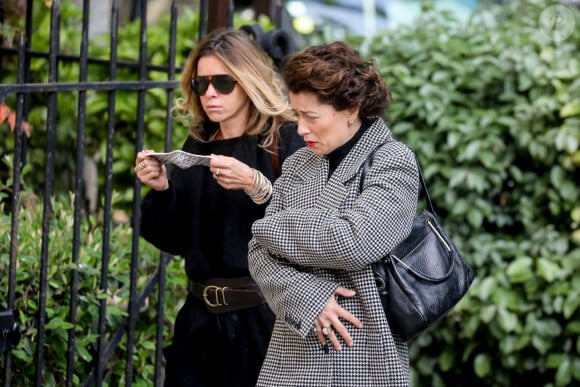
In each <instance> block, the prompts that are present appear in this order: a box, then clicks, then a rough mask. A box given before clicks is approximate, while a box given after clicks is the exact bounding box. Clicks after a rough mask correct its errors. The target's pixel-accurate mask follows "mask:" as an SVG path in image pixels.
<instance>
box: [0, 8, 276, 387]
mask: <svg viewBox="0 0 580 387" xmlns="http://www.w3.org/2000/svg"><path fill="white" fill-rule="evenodd" d="M8 1H9V2H10V1H12V0H8ZM120 3H121V2H120V1H119V0H111V9H110V33H109V39H108V40H109V45H110V48H109V52H110V56H109V58H108V59H102V58H94V57H91V56H90V55H89V49H88V48H89V40H90V39H91V38H90V37H89V27H90V24H89V21H90V20H91V15H90V12H89V10H90V0H84V1H82V23H81V26H80V31H81V34H82V35H81V37H80V55H70V54H66V53H63V52H61V49H60V42H61V37H60V35H59V34H60V32H61V28H62V27H61V16H62V15H61V12H62V2H61V1H57V0H54V1H52V3H51V5H50V11H49V12H50V33H49V47H48V50H47V51H41V50H35V49H33V39H34V38H35V36H34V34H33V33H32V31H33V29H32V25H33V10H34V9H33V7H38V6H39V5H40V6H42V4H41V2H38V1H34V0H27V1H19V0H15V1H14V3H13V4H14V6H16V5H18V4H19V5H21V6H24V5H25V15H23V16H24V17H25V23H24V25H25V27H24V30H23V31H21V33H20V34H17V36H16V38H15V39H14V41H15V43H16V45H15V46H14V47H9V46H6V45H3V46H0V107H1V108H2V111H3V113H2V114H4V116H3V117H4V118H2V121H5V125H6V123H8V121H9V119H8V120H5V119H6V118H8V117H11V118H12V120H13V121H12V122H11V123H10V126H11V127H12V128H13V132H12V133H11V132H10V131H9V130H8V129H5V128H2V127H1V126H0V136H1V138H2V141H0V142H4V143H5V144H8V143H9V142H13V146H11V147H10V149H13V152H12V155H11V156H12V160H13V164H12V165H11V166H10V167H11V170H9V171H6V170H4V172H3V174H2V175H0V178H2V181H3V183H5V184H9V188H10V196H9V197H10V200H9V201H10V203H7V206H6V208H5V212H6V213H7V215H8V216H9V217H10V219H11V220H10V229H9V230H1V232H5V233H9V241H10V245H9V246H0V248H1V249H2V251H0V253H1V255H2V256H6V257H8V259H9V264H8V268H9V269H8V272H7V273H1V275H2V276H7V277H8V288H7V289H0V290H1V291H2V292H4V293H3V295H4V294H5V296H3V297H4V298H0V359H1V360H2V365H0V377H1V378H2V379H3V382H4V385H5V386H10V385H12V384H13V383H15V384H16V385H19V384H18V383H19V382H20V383H21V381H18V380H14V379H13V375H16V374H17V373H16V371H17V370H16V369H14V358H13V355H12V350H13V349H14V348H15V347H17V346H18V344H19V343H18V342H19V337H20V329H21V327H20V326H19V321H18V320H19V319H18V313H17V311H15V310H14V309H15V305H16V301H17V300H16V298H17V293H16V287H17V278H18V274H19V272H18V270H19V259H20V257H19V247H21V246H20V245H19V244H20V239H19V235H20V233H21V232H22V230H21V225H20V221H19V219H20V211H21V208H22V194H23V186H22V185H23V181H22V176H23V170H24V168H25V167H26V165H27V154H28V149H29V144H28V136H27V134H26V131H27V121H28V114H29V108H30V106H31V103H32V102H31V101H32V100H33V99H36V100H38V99H39V98H44V99H45V104H46V117H45V118H46V127H45V128H43V130H36V132H35V135H36V136H38V135H43V136H45V139H44V140H45V144H46V145H45V152H44V173H43V174H44V180H43V183H42V193H41V194H40V195H39V196H42V200H40V202H41V203H42V206H43V207H42V223H41V224H40V225H38V227H39V228H41V232H40V238H39V240H38V243H39V244H40V249H39V251H40V256H39V257H38V262H37V263H38V265H37V267H38V270H39V272H40V273H39V276H38V278H39V283H38V284H37V286H38V288H39V293H38V294H39V296H38V299H37V300H36V301H35V302H36V303H37V304H38V311H39V313H38V314H37V315H36V316H29V317H30V318H34V320H35V323H34V327H35V330H36V333H35V334H36V337H35V341H34V343H35V348H32V349H29V350H31V351H33V352H34V359H35V360H34V362H35V378H34V379H35V381H34V384H35V385H36V386H41V385H47V384H49V383H47V381H46V380H45V375H43V368H44V364H45V362H46V360H47V358H48V356H54V355H55V354H54V353H52V352H51V351H50V348H47V346H46V345H45V337H46V329H47V324H48V323H49V321H47V317H46V316H47V313H46V308H47V297H49V294H50V292H49V291H48V290H49V285H50V284H49V283H48V274H47V272H48V268H49V266H50V260H51V243H52V242H54V241H51V239H50V235H51V234H50V233H51V229H50V227H51V219H52V218H53V217H54V215H55V214H54V211H53V208H52V205H51V199H52V198H53V195H54V193H55V192H54V191H55V181H57V180H59V171H60V170H59V166H58V164H57V163H56V154H57V152H58V151H59V149H57V147H56V144H57V138H58V136H59V134H60V132H59V128H58V127H59V119H60V117H59V116H58V111H59V97H60V96H61V94H62V93H65V92H67V93H74V94H75V96H76V97H75V98H76V103H77V105H76V117H75V121H76V128H75V129H76V130H75V133H76V149H74V168H73V170H74V177H73V179H72V180H73V181H72V187H71V191H73V192H74V196H73V197H74V201H73V203H72V206H73V213H74V217H73V222H72V233H73V243H72V246H70V264H71V265H70V266H71V267H72V268H73V269H72V270H71V271H70V273H71V274H70V276H71V278H70V289H67V291H68V292H70V294H69V297H68V298H69V300H70V304H69V306H68V308H69V312H68V316H67V318H66V322H67V323H68V324H70V328H69V329H68V330H67V335H68V336H67V338H66V340H67V344H66V348H67V350H66V354H62V353H61V354H57V355H58V356H60V357H61V359H63V361H64V359H65V358H66V372H65V375H66V376H65V377H64V378H63V379H64V380H56V381H53V382H54V383H56V384H57V385H67V386H72V385H99V386H100V385H102V384H103V383H105V384H109V383H113V384H123V385H127V386H129V385H132V383H133V380H134V375H133V372H134V369H135V367H134V364H133V359H134V338H135V334H136V332H135V324H136V321H137V319H138V318H139V310H140V309H141V307H142V306H143V304H144V303H145V300H146V299H147V298H148V297H149V296H150V295H152V294H154V292H155V291H157V295H156V297H157V298H158V302H157V305H158V310H157V327H156V342H155V351H156V352H155V380H154V381H153V382H152V384H155V385H160V384H162V379H163V376H162V359H163V357H162V347H163V341H164V337H163V323H164V308H163V305H164V304H165V298H166V297H167V293H166V267H167V265H168V263H169V262H170V261H171V260H172V257H171V256H169V255H168V254H165V253H162V252H161V259H160V262H159V265H158V267H157V270H156V271H155V273H154V274H153V275H152V276H151V278H149V279H148V281H147V283H146V285H145V286H144V287H142V289H143V290H142V291H141V292H139V293H138V291H137V289H138V287H137V271H138V259H139V257H138V244H139V231H140V230H139V223H140V222H139V208H140V204H141V185H140V183H139V181H138V180H137V179H134V184H133V187H132V191H133V200H132V210H131V211H130V212H131V215H130V217H131V221H130V223H131V225H132V228H133V233H132V238H131V258H130V259H131V263H130V271H129V272H128V273H127V274H126V275H127V276H128V279H127V281H128V282H129V284H130V291H129V296H128V300H129V301H128V307H127V315H126V316H125V317H124V322H123V324H121V328H119V329H117V330H116V331H113V332H110V331H107V329H108V325H107V323H106V313H107V308H108V306H107V300H106V298H104V297H103V298H101V299H100V300H99V305H98V309H99V312H98V324H97V326H98V332H96V335H95V337H96V341H95V343H94V348H95V353H94V356H92V359H91V360H90V361H89V362H88V363H87V364H79V356H75V345H76V340H77V337H76V332H78V331H79V329H82V327H80V328H79V327H78V326H77V324H78V323H77V316H78V313H79V310H78V300H79V297H81V296H82V294H79V284H78V282H79V272H78V270H76V269H74V267H76V266H77V265H78V264H79V260H80V259H81V254H82V253H81V240H82V239H83V235H82V233H83V231H82V230H83V229H82V222H83V217H85V216H86V204H85V203H84V200H85V199H84V196H85V194H84V190H85V188H86V187H85V184H86V182H85V177H84V176H83V171H85V170H86V167H87V166H86V165H85V163H86V158H85V154H86V149H85V148H86V143H87V132H86V125H87V116H88V113H87V110H88V105H89V104H90V101H89V100H88V93H92V92H99V93H105V94H106V95H107V101H108V102H107V107H106V112H107V114H106V117H107V118H106V122H105V123H104V125H103V126H104V128H105V129H106V130H103V131H102V132H101V135H102V136H103V138H101V139H100V140H101V141H103V142H104V143H105V144H106V146H105V152H104V153H105V154H104V159H103V160H102V163H101V165H102V170H100V171H99V174H101V176H104V183H103V185H104V188H103V189H102V193H101V195H100V197H99V198H98V202H99V203H100V206H101V207H102V208H100V211H101V214H102V221H101V222H99V227H101V233H102V247H101V252H100V255H101V265H100V267H101V272H100V275H99V278H98V281H99V288H100V291H101V292H103V293H106V292H108V291H111V287H112V286H114V284H110V283H108V279H107V278H108V277H109V276H108V274H109V266H110V259H111V256H110V255H111V254H110V245H111V233H112V230H111V227H112V226H111V224H112V223H113V222H112V217H113V197H112V195H113V191H114V189H115V182H114V180H113V175H114V173H113V172H114V171H113V165H114V160H115V158H116V152H117V151H118V149H117V148H116V143H115V138H116V129H117V125H118V123H117V122H116V115H115V109H116V103H117V94H118V93H120V92H131V93H133V95H134V98H135V100H136V103H135V106H136V110H135V112H134V114H135V122H136V127H135V128H134V131H135V144H134V146H135V148H134V149H135V152H137V151H139V150H141V149H142V148H143V145H144V134H145V132H146V122H145V119H144V117H145V110H146V101H145V95H146V93H147V92H148V91H150V90H155V89H158V90H161V91H162V92H164V93H166V100H167V103H166V106H164V110H165V120H164V121H165V123H164V126H165V128H164V131H165V149H170V148H171V144H172V133H173V118H172V115H171V108H172V101H173V100H174V97H175V96H174V92H175V89H176V88H178V81H177V80H176V75H177V74H178V72H179V71H180V69H179V66H180V65H181V63H175V58H176V41H177V39H178V34H177V26H178V8H179V7H180V6H183V1H182V2H181V3H178V2H177V1H176V0H173V1H171V2H170V3H171V4H170V7H169V13H170V23H169V26H170V27H169V33H168V42H167V50H168V55H167V58H169V59H168V62H167V63H166V64H163V65H158V64H157V65H156V64H153V63H151V61H150V60H149V58H150V57H151V53H150V52H149V51H148V41H147V28H148V26H147V22H146V20H147V11H148V8H147V1H146V0H135V1H133V2H131V4H132V5H133V9H132V13H133V16H134V17H137V18H138V19H139V20H140V31H139V34H140V37H141V38H140V43H139V47H138V52H139V54H138V60H137V61H126V60H120V59H119V57H118V52H117V47H118V45H119V41H118V39H119V25H120ZM196 3H198V4H199V9H198V12H199V15H207V19H206V18H205V17H200V18H199V25H198V26H197V27H198V28H199V30H198V31H195V28H194V27H192V28H191V30H190V31H191V34H190V35H189V36H188V37H187V39H192V38H191V37H192V36H198V37H202V36H204V35H205V33H206V31H208V30H211V29H212V28H215V27H218V26H220V25H228V26H232V25H233V24H232V21H233V13H234V2H233V1H231V0H229V1H227V0H225V1H224V0H213V1H207V0H206V1H199V2H196ZM256 3H257V4H256V6H257V8H260V10H258V12H262V13H264V12H266V13H268V14H269V16H271V17H272V16H274V18H273V20H274V21H275V22H277V21H278V20H277V19H276V18H277V17H279V15H280V8H281V5H280V3H281V2H280V1H277V2H271V1H257V2H256ZM11 4H12V3H11ZM7 7H8V6H5V8H4V9H3V10H2V11H3V12H2V13H0V19H4V17H5V16H7V15H6V14H5V11H6V9H7ZM0 21H2V20H0ZM196 32H197V33H196ZM4 38H5V39H6V34H5V36H4ZM9 58H12V59H14V58H17V66H16V67H15V69H16V70H15V71H16V74H14V71H12V70H10V69H8V68H5V67H3V64H5V63H6V61H5V60H7V59H9ZM35 58H43V59H44V60H45V62H46V64H47V66H48V68H47V80H46V82H32V80H31V79H30V74H31V68H32V66H33V61H34V59H35ZM65 63H75V64H76V65H78V69H79V74H78V82H62V81H61V79H60V78H59V69H60V68H61V66H62V65H63V64H65ZM90 66H100V67H101V68H105V69H107V71H108V79H103V80H98V81H93V80H89V79H90V77H89V71H90V68H91V67H90ZM120 69H132V71H134V72H135V73H136V74H137V80H133V81H126V80H118V73H119V71H120ZM152 70H155V71H156V72H158V73H162V74H165V75H166V79H165V80H152V79H151V77H149V75H148V74H149V72H150V71H152ZM157 78H159V77H157ZM7 80H8V81H7ZM7 100H10V101H11V106H9V105H7V104H5V102H6V101H7ZM0 125H2V122H1V121H0ZM37 129H38V128H37ZM91 135H94V134H91ZM0 147H1V145H0ZM0 149H1V148H0ZM4 149H6V147H5V148H4ZM60 151H62V150H60ZM69 151H72V149H70V150H69ZM4 166H6V165H4ZM121 340H124V341H125V343H126V354H125V359H126V366H125V376H124V381H114V382H111V381H110V380H107V378H106V372H105V368H106V367H107V363H108V362H109V361H110V356H111V354H112V353H113V352H114V351H115V350H117V349H118V345H119V343H120V342H121ZM48 352H50V353H48ZM79 367H84V368H86V369H89V370H90V371H89V372H88V375H89V376H88V377H87V378H86V380H81V381H78V380H76V381H75V377H74V370H75V369H78V368H79Z"/></svg>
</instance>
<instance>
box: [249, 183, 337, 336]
mask: <svg viewBox="0 0 580 387" xmlns="http://www.w3.org/2000/svg"><path fill="white" fill-rule="evenodd" d="M284 180H285V178H284V174H282V176H281V177H280V178H278V180H276V182H275V184H274V192H273V194H272V200H271V201H270V204H269V205H268V207H267V209H266V213H267V214H270V216H271V215H272V214H274V213H276V212H277V211H279V209H280V208H281V206H282V203H283V199H282V197H281V195H283V193H282V192H279V188H280V187H282V186H284V184H285V183H284ZM267 216H268V215H267ZM248 247H249V248H248V268H249V270H250V274H251V275H252V277H253V278H254V280H255V281H256V283H257V284H258V286H259V287H260V289H261V290H262V293H263V294H264V297H265V298H266V301H267V303H268V305H269V306H270V308H271V309H272V310H273V311H274V313H275V314H276V316H277V317H278V318H279V319H280V320H282V321H285V322H286V324H288V326H289V327H290V328H291V329H293V330H295V331H296V332H297V333H298V334H300V335H301V336H303V337H305V336H306V335H307V334H308V332H309V331H310V329H312V327H313V324H314V319H316V317H317V316H318V315H319V314H320V312H321V311H322V309H323V308H324V306H325V305H326V303H327V301H328V299H329V298H330V296H331V295H332V294H333V292H334V290H335V289H336V287H337V286H338V284H337V283H334V282H330V281H327V280H324V279H322V278H321V277H320V276H317V275H314V274H311V273H307V272H304V271H301V270H299V269H298V268H297V267H296V265H292V264H290V263H289V262H288V261H287V260H285V259H284V258H281V257H275V256H273V255H271V254H270V253H269V252H268V250H267V249H265V248H264V247H263V246H262V245H261V243H260V242H259V241H258V240H257V239H255V238H252V239H251V240H250V242H249V245H248Z"/></svg>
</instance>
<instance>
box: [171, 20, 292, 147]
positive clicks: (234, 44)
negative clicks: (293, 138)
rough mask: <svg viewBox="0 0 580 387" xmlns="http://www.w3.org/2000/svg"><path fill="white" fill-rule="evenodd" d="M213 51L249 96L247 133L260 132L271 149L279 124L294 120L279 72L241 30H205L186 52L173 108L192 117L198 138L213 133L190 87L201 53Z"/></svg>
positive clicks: (200, 138)
mask: <svg viewBox="0 0 580 387" xmlns="http://www.w3.org/2000/svg"><path fill="white" fill-rule="evenodd" d="M209 55H215V56H216V57H217V58H219V59H220V60H221V61H222V62H223V63H224V65H225V66H226V68H227V69H228V71H230V73H231V75H232V76H233V77H234V78H235V79H236V80H237V85H238V86H240V87H242V89H243V90H244V91H245V92H246V94H247V95H248V97H249V98H250V101H251V104H250V117H249V120H248V123H247V126H246V129H245V131H246V134H248V135H256V134H259V135H263V136H264V137H265V140H264V142H263V144H262V146H263V147H264V148H266V149H267V150H270V151H272V147H273V146H275V138H276V136H277V133H278V130H279V127H280V125H281V124H282V123H284V122H293V121H296V118H295V116H294V114H293V113H292V109H291V107H290V103H289V100H288V96H287V92H286V88H285V86H284V82H283V81H282V79H281V77H280V75H279V74H278V73H277V72H276V71H275V70H274V67H273V64H272V60H271V59H270V58H269V57H268V56H267V55H266V53H265V52H264V51H263V50H262V49H261V48H260V47H259V46H258V45H257V43H256V42H255V41H254V40H253V39H252V38H251V37H250V36H249V35H248V34H247V33H246V32H244V31H241V30H235V29H218V30H214V31H212V32H211V33H210V34H208V35H207V36H206V37H205V38H204V39H203V40H202V41H201V42H200V43H199V45H198V46H197V48H196V49H195V50H194V51H192V53H191V54H190V55H189V57H188V59H187V62H186V64H185V67H184V68H183V71H182V73H181V91H182V93H183V97H182V98H178V99H177V101H176V105H175V108H174V109H176V110H180V111H181V112H182V113H183V114H184V115H186V116H189V117H191V123H190V126H189V132H190V135H191V136H192V137H193V138H194V139H196V140H198V141H208V139H209V138H210V137H211V136H212V135H213V134H214V133H212V132H207V129H204V123H205V121H206V120H207V119H208V116H207V114H206V113H205V111H204V110H203V107H202V105H201V101H200V97H199V96H198V95H196V94H195V93H194V92H193V90H192V88H191V80H192V79H193V78H194V77H195V76H196V75H197V64H198V62H199V59H200V58H201V57H204V56H209Z"/></svg>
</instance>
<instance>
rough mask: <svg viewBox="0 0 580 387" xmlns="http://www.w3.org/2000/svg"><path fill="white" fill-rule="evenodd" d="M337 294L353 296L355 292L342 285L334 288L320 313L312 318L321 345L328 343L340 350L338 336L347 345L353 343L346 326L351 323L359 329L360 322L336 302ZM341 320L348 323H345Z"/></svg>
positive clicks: (350, 345) (360, 326)
mask: <svg viewBox="0 0 580 387" xmlns="http://www.w3.org/2000/svg"><path fill="white" fill-rule="evenodd" d="M337 296H341V297H354V296H356V292H355V291H354V290H351V289H347V288H344V287H342V286H339V287H338V288H336V290H335V291H334V294H333V295H332V296H331V297H330V299H329V300H328V303H327V304H326V306H325V307H324V309H322V312H321V313H320V315H318V318H316V320H314V327H315V329H316V335H317V336H318V340H319V341H320V343H321V344H322V345H324V346H326V345H328V344H329V343H330V344H332V345H333V346H334V349H336V350H337V351H340V350H341V349H342V345H341V344H340V340H339V337H340V338H342V340H343V342H344V343H345V344H346V345H348V346H349V347H352V346H353V345H354V342H353V339H352V336H351V335H350V333H349V332H348V328H347V326H350V324H352V326H354V327H355V328H358V329H360V328H362V322H360V320H359V319H358V318H356V317H355V316H354V315H353V314H352V313H350V312H349V311H348V310H346V309H344V308H343V307H341V306H340V305H339V304H338V302H337V300H336V297H337ZM343 321H344V322H345V323H349V324H347V325H345V323H343Z"/></svg>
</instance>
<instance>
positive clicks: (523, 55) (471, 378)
mask: <svg viewBox="0 0 580 387" xmlns="http://www.w3.org/2000/svg"><path fill="white" fill-rule="evenodd" d="M550 4H553V3H549V2H534V3H532V2H528V1H518V2H514V3H510V4H508V5H506V6H502V7H496V8H492V9H490V10H482V11H481V12H479V13H476V14H475V15H474V16H473V18H472V19H471V20H470V22H469V23H468V24H467V25H460V24H458V23H457V22H455V21H454V20H453V19H451V18H450V17H448V16H446V15H444V14H434V13H432V12H426V13H425V14H424V15H423V16H422V18H421V19H420V20H418V21H417V22H416V23H415V24H414V25H413V26H410V27H403V28H401V29H398V30H396V31H392V32H386V33H385V34H381V35H378V36H376V37H375V38H374V39H373V40H372V41H371V42H369V43H368V44H367V46H366V47H365V51H364V52H365V53H366V54H367V55H368V56H369V57H374V58H377V59H378V62H379V67H380V68H381V69H382V70H383V72H384V77H385V80H386V81H387V84H388V85H389V86H390V87H391V89H392V92H393V96H394V101H393V103H392V105H391V107H390V109H388V111H389V116H388V120H389V122H390V123H391V127H392V130H393V132H394V134H395V136H396V137H398V138H399V139H401V140H403V141H405V142H407V143H408V144H409V145H410V146H412V148H414V149H415V151H416V152H417V154H418V156H419V159H420V161H421V164H422V166H423V169H424V174H425V178H426V180H427V183H428V186H429V188H430V193H431V197H432V199H433V201H434V204H435V206H436V207H437V210H438V214H439V215H440V216H441V218H442V221H443V223H444V224H445V225H446V227H447V228H448V229H449V231H450V233H451V234H452V235H454V236H455V239H456V240H457V242H458V244H459V246H460V248H461V249H462V251H463V252H464V256H465V257H466V259H467V260H468V261H469V262H470V263H471V264H472V265H473V267H474V269H475V272H476V280H475V281H474V284H473V285H472V288H471V289H470V291H469V293H468V295H467V296H466V297H465V298H464V300H462V301H461V302H460V304H459V305H458V306H457V307H456V308H455V309H454V310H453V311H452V313H451V314H450V315H449V316H448V318H446V319H445V320H444V321H443V322H442V323H441V324H439V326H438V327H437V328H436V329H432V330H430V331H428V332H427V333H426V334H424V335H422V336H421V337H420V338H418V339H417V340H416V341H414V342H413V343H412V344H411V354H412V365H413V369H414V383H415V384H416V385H432V386H444V385H454V386H461V385H494V386H513V385H527V384H528V383H530V381H532V382H531V383H532V384H533V385H552V386H564V385H568V384H574V383H579V382H580V336H579V333H580V323H579V321H580V308H579V307H580V286H579V284H580V270H578V269H579V268H580V247H579V244H580V200H579V198H580V188H579V186H578V181H580V174H579V172H578V167H579V166H580V149H579V142H580V61H579V57H578V52H579V51H580V50H579V47H578V43H579V42H580V29H578V28H576V29H575V31H573V33H572V35H571V36H569V37H568V38H567V39H565V40H563V41H560V42H556V41H553V40H549V39H548V38H547V37H546V36H545V35H543V33H542V31H541V28H540V27H539V25H538V21H539V20H540V15H541V13H542V11H543V10H545V9H546V8H547V7H548V6H549V5H550ZM567 9H568V10H569V11H570V12H573V15H574V17H575V20H576V21H578V20H580V17H579V13H578V11H577V10H576V9H573V8H570V7H568V8H567ZM361 51H362V49H361Z"/></svg>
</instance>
